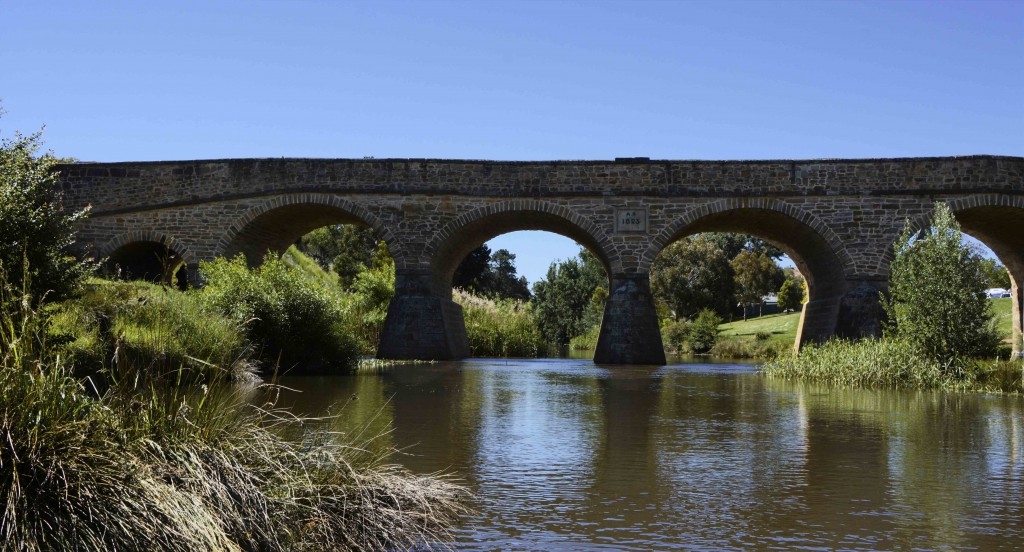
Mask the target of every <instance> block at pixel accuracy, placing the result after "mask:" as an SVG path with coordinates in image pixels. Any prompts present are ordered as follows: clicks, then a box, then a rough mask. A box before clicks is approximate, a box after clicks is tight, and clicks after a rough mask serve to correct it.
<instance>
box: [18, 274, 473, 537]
mask: <svg viewBox="0 0 1024 552" xmlns="http://www.w3.org/2000/svg"><path fill="white" fill-rule="evenodd" d="M0 288H3V286H2V285H0ZM282 308H285V309H286V310H287V307H282ZM245 322H246V321H245V320H239V319H237V318H236V317H232V316H228V315H227V314H226V313H221V312H219V311H218V310H217V309H216V308H214V307H213V306H212V305H211V304H210V303H208V302H207V301H205V300H204V298H203V297H202V296H200V295H198V294H196V293H194V292H188V293H183V292H180V291H177V290H174V289H171V288H167V287H163V286H158V285H153V284H146V283H139V282H127V283H126V282H105V281H93V282H92V283H91V284H89V285H88V286H87V288H86V290H85V292H84V294H83V295H81V296H80V297H78V298H74V299H70V300H68V301H66V302H63V303H58V304H51V305H44V306H42V307H39V308H35V309H33V305H32V304H31V302H29V301H23V300H22V298H21V297H20V296H19V295H16V294H11V293H10V291H9V290H7V291H6V295H4V296H3V297H2V298H0V353H2V354H0V434H2V435H3V440H2V444H0V500H2V501H3V503H4V507H3V512H2V516H0V542H2V543H3V544H2V545H0V549H2V550H15V549H16V550H78V549H90V550H103V549H128V550H183V551H184V550H322V549H372V550H379V549H391V548H405V547H409V546H412V545H414V544H417V543H432V542H439V541H444V540H445V539H446V536H445V535H446V530H447V528H448V527H449V526H450V525H451V524H452V523H454V521H455V520H456V519H457V518H458V517H459V515H460V514H461V512H462V506H461V504H462V501H463V499H464V494H465V491H464V490H463V489H462V488H461V487H460V486H458V485H455V484H453V483H452V482H450V481H447V480H445V479H444V478H439V477H435V476H418V475H414V474H411V473H409V472H408V471H406V470H404V469H401V468H399V467H396V466H393V465H389V464H387V463H386V461H385V455H384V454H380V453H370V452H367V451H369V450H379V447H369V446H366V443H365V440H366V439H367V437H365V436H359V435H358V434H357V435H346V434H337V433H325V432H324V430H323V429H322V428H323V427H324V424H323V423H322V422H323V421H322V420H317V421H315V422H316V423H308V422H311V421H307V420H304V419H300V418H296V417H294V416H292V415H291V414H289V413H287V412H284V411H278V410H277V409H276V407H275V406H274V402H273V400H270V402H266V401H263V400H260V401H259V404H254V403H253V400H254V399H255V398H256V397H267V396H269V397H271V398H272V397H274V396H275V393H274V389H273V386H272V385H270V386H268V385H260V384H256V383H247V384H246V383H238V382H239V381H246V380H250V381H251V380H252V377H251V374H252V372H253V367H254V366H255V364H256V363H257V360H258V359H259V355H258V354H257V351H256V349H255V347H256V346H257V345H256V343H255V342H254V341H252V339H251V335H250V333H249V332H248V331H247V328H246V327H245ZM308 329H309V328H307V330H308ZM268 369H269V370H270V371H273V366H269V367H267V366H264V371H265V372H266V371H267V370H268ZM369 438H370V439H372V436H371V437H369Z"/></svg>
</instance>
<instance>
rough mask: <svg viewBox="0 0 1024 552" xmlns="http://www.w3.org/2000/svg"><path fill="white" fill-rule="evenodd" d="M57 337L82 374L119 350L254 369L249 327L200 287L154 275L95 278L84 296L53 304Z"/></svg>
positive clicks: (166, 361)
mask: <svg viewBox="0 0 1024 552" xmlns="http://www.w3.org/2000/svg"><path fill="white" fill-rule="evenodd" d="M46 311H47V322H48V324H47V329H48V334H49V339H50V342H51V343H52V344H53V345H55V346H56V345H62V347H63V351H64V353H65V355H66V356H68V357H70V360H71V361H73V362H74V364H75V365H76V367H77V369H78V371H79V373H81V374H92V373H96V372H98V371H99V370H101V369H102V368H103V367H104V366H106V365H107V362H108V361H109V360H110V359H111V358H114V356H115V354H116V356H117V357H118V358H119V359H121V360H125V359H130V361H131V363H132V365H141V364H145V363H149V364H151V365H154V366H157V365H160V366H162V365H170V366H175V367H176V366H179V365H186V366H191V367H192V369H199V370H202V369H204V367H205V366H218V367H224V368H227V369H228V370H229V373H230V374H231V376H232V377H233V378H235V379H244V378H246V377H248V376H249V373H250V371H251V370H252V364H251V363H250V362H249V361H248V353H249V344H248V342H247V341H246V336H245V328H244V327H243V325H242V324H241V323H239V322H237V321H235V320H232V319H230V318H228V317H226V316H223V315H222V314H221V313H219V312H216V311H214V310H212V309H210V308H208V307H207V306H206V305H204V304H203V303H202V302H201V301H200V300H199V297H198V295H197V292H195V291H192V292H188V293H183V292H181V291H178V290H177V289H174V288H171V287H167V286H161V285H157V284H151V283H148V282H113V281H104V280H94V281H92V282H91V283H90V284H88V285H86V286H85V289H84V290H83V292H82V294H81V296H79V297H78V298H76V299H73V300H68V301H63V302H61V303H57V304H52V305H48V306H47V307H46Z"/></svg>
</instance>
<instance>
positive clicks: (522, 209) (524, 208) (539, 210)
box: [427, 200, 621, 296]
mask: <svg viewBox="0 0 1024 552" xmlns="http://www.w3.org/2000/svg"><path fill="white" fill-rule="evenodd" d="M523 230H542V231H546V232H551V233H554V234H559V235H561V236H565V237H567V238H569V239H572V240H574V241H576V243H579V244H580V245H582V246H583V247H585V248H586V249H587V250H588V251H590V252H591V253H593V254H594V256H596V257H597V258H598V259H599V260H600V261H601V264H602V265H604V269H605V273H606V274H608V275H609V277H610V276H611V274H613V273H615V272H616V271H620V270H621V263H620V262H619V260H618V257H617V256H615V255H614V254H612V253H609V250H610V249H611V248H610V247H609V246H610V244H611V240H610V239H609V238H608V237H607V236H606V235H605V234H604V232H603V231H602V230H601V229H600V228H598V227H597V226H595V225H594V224H593V223H591V222H590V221H588V220H585V219H583V218H581V217H579V216H578V215H576V214H575V213H573V212H572V211H570V210H569V209H567V208H565V207H562V206H559V205H557V204H553V203H548V202H543V201H521V200H520V201H515V202H503V203H498V204H494V205H489V206H487V207H482V208H479V209H475V210H473V211H470V212H468V213H465V214H463V215H461V216H459V217H458V218H456V219H455V220H454V221H452V222H451V223H449V224H448V225H447V226H445V227H444V228H443V229H442V230H441V231H440V232H438V233H437V235H436V236H434V238H433V239H432V240H431V241H430V242H429V243H428V246H427V251H428V255H429V257H430V263H431V288H432V289H433V290H434V291H435V292H436V293H438V294H440V295H448V296H450V294H451V282H452V277H453V276H454V274H455V270H456V269H457V268H458V266H459V263H461V262H462V260H463V259H465V258H466V256H467V255H469V253H470V252H471V251H473V250H474V249H476V248H477V247H479V246H481V245H483V244H484V243H486V242H487V241H488V240H490V239H493V238H495V237H497V236H500V235H502V234H507V233H509V232H518V231H523Z"/></svg>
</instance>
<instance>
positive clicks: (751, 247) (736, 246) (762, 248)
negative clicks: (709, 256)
mask: <svg viewBox="0 0 1024 552" xmlns="http://www.w3.org/2000/svg"><path fill="white" fill-rule="evenodd" d="M700 236H702V237H704V239H706V240H708V241H710V242H712V243H714V244H715V245H717V246H718V247H719V248H721V250H722V252H723V253H725V256H726V257H728V258H729V260H732V259H735V258H736V256H737V255H739V254H740V252H741V251H751V252H753V253H764V254H765V255H768V256H769V257H771V258H772V259H779V258H781V257H782V256H783V255H784V253H783V252H782V250H781V249H779V248H777V247H775V246H774V245H772V244H770V243H768V242H766V241H764V240H762V239H761V238H757V237H754V236H751V235H748V234H736V233H733V232H708V233H705V234H700Z"/></svg>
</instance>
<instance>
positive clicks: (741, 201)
mask: <svg viewBox="0 0 1024 552" xmlns="http://www.w3.org/2000/svg"><path fill="white" fill-rule="evenodd" d="M739 211H748V212H751V211H769V212H774V213H778V214H779V215H784V216H785V217H786V218H788V219H792V220H794V221H796V222H798V223H800V224H802V225H803V226H805V227H807V228H809V229H811V230H813V231H814V232H815V233H816V234H817V235H819V236H820V237H821V239H822V240H824V242H825V243H826V244H828V246H829V248H830V249H831V250H832V251H833V252H834V254H835V256H836V258H837V259H838V260H839V261H840V262H841V263H842V266H843V269H844V270H850V269H852V267H853V258H852V256H851V255H850V253H849V252H848V251H847V250H846V245H845V244H844V243H843V240H842V239H840V238H839V236H837V235H836V233H835V232H834V231H833V230H832V229H831V228H829V226H828V225H827V224H825V223H824V222H823V221H822V220H821V219H819V218H818V217H816V216H814V215H812V214H811V213H809V212H807V211H805V210H803V209H801V208H799V207H797V206H795V205H792V204H790V203H786V202H784V201H779V200H776V199H771V198H749V199H748V198H729V199H721V200H718V201H714V202H709V203H705V204H703V205H700V206H698V207H694V208H693V209H690V210H689V211H687V212H686V213H684V214H683V216H682V217H679V219H677V220H675V221H674V222H672V223H671V224H669V225H668V226H666V227H665V228H664V229H662V230H661V232H658V235H657V236H655V237H654V239H652V240H651V245H650V246H649V247H648V248H647V250H645V251H644V253H643V255H642V256H641V258H640V263H641V266H643V267H645V268H649V267H650V266H651V263H652V262H654V258H655V257H656V256H657V255H658V253H661V250H662V249H664V248H665V247H666V246H668V245H669V244H671V243H672V242H674V241H676V240H678V239H679V238H681V237H682V236H684V235H686V234H687V233H689V232H687V229H689V228H690V227H691V226H693V225H694V224H695V223H697V222H698V221H699V220H701V219H708V218H709V217H714V216H715V215H719V214H722V213H728V212H739ZM766 230H767V229H766ZM745 232H746V233H750V234H754V233H756V232H753V231H745ZM763 239H768V238H763Z"/></svg>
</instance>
